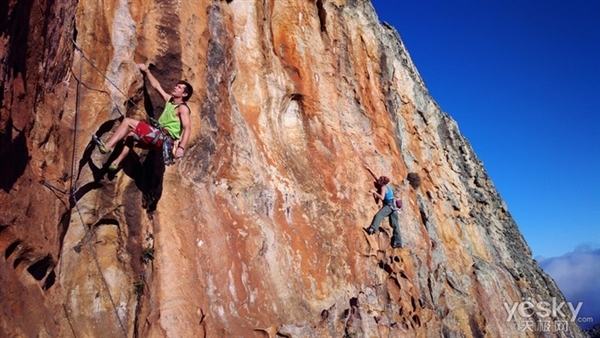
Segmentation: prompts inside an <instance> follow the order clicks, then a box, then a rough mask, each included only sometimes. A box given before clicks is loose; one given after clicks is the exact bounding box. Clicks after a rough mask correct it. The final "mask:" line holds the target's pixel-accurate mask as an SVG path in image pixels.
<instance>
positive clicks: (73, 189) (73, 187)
mask: <svg viewBox="0 0 600 338" xmlns="http://www.w3.org/2000/svg"><path fill="white" fill-rule="evenodd" d="M71 41H73V45H74V46H75V48H76V49H77V50H78V51H79V53H80V55H81V57H82V58H83V59H85V60H86V61H88V62H89V63H90V64H91V65H92V66H93V67H94V69H96V70H98V71H99V72H100V70H99V69H98V68H97V67H96V66H95V65H94V64H93V63H92V62H91V61H90V60H89V59H88V58H87V57H85V55H84V53H83V50H82V49H81V48H80V47H79V46H77V44H76V43H75V40H73V39H71ZM82 68H83V64H82V62H81V61H80V62H79V78H78V79H77V89H76V91H77V94H76V98H75V118H74V131H73V158H72V163H71V164H72V165H71V189H70V195H71V198H72V201H73V207H74V208H75V210H76V211H77V214H78V215H79V219H80V221H81V225H82V226H83V230H84V232H85V239H86V242H87V243H88V246H89V248H90V251H91V252H92V256H93V257H94V262H95V264H96V268H97V269H98V272H99V273H100V278H101V279H102V283H103V284H104V287H105V288H106V292H107V293H108V298H109V299H110V303H111V305H112V307H113V310H114V312H115V315H116V316H117V320H118V321H119V326H120V327H121V330H122V332H123V336H125V337H127V331H126V330H125V325H124V324H123V321H122V320H121V317H120V316H119V311H118V310H117V306H116V304H115V301H114V299H113V297H112V294H111V292H110V288H109V285H108V282H107V280H106V277H105V276H104V272H103V271H102V267H101V266H100V261H99V260H98V254H97V253H96V249H95V248H94V245H93V244H92V241H91V239H92V238H91V237H92V236H91V233H90V229H89V228H88V227H87V226H86V224H85V221H84V219H83V215H82V214H81V210H80V209H79V206H78V205H77V202H78V200H77V195H76V194H75V192H76V185H77V181H74V177H75V163H76V159H77V128H78V115H79V112H80V107H79V105H80V102H81V100H80V94H81V92H80V89H81V81H82V77H81V76H82V73H83V72H82ZM100 73H101V74H102V72H100ZM102 76H104V78H105V79H106V80H107V81H108V82H110V83H111V84H112V85H113V86H115V87H116V85H115V84H114V83H113V82H112V81H110V80H109V79H108V78H107V77H106V76H105V75H104V74H102ZM117 90H119V92H121V94H123V92H122V91H121V90H120V89H119V88H118V87H117ZM123 95H125V94H123ZM129 101H131V100H129ZM131 102H133V101H131ZM134 104H135V103H134Z"/></svg>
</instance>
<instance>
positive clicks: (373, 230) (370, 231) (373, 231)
mask: <svg viewBox="0 0 600 338" xmlns="http://www.w3.org/2000/svg"><path fill="white" fill-rule="evenodd" d="M365 232H366V233H368V234H369V235H372V234H374V233H375V229H373V228H371V227H368V228H365Z"/></svg>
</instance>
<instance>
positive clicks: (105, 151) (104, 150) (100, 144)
mask: <svg viewBox="0 0 600 338" xmlns="http://www.w3.org/2000/svg"><path fill="white" fill-rule="evenodd" d="M92 140H94V143H96V145H97V146H98V150H100V153H101V154H108V153H110V149H108V148H107V147H106V145H105V144H104V142H102V140H101V139H100V138H99V137H98V136H96V134H93V135H92Z"/></svg>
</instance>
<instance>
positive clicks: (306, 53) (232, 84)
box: [0, 0, 583, 337]
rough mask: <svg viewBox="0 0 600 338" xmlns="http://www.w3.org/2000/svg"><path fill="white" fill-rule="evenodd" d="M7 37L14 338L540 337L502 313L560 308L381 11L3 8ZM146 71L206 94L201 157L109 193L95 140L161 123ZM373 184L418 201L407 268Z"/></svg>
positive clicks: (199, 101)
mask: <svg viewBox="0 0 600 338" xmlns="http://www.w3.org/2000/svg"><path fill="white" fill-rule="evenodd" d="M0 19H1V20H0V34H1V35H0V75H1V76H2V85H1V86H2V87H1V90H0V92H1V93H2V94H1V95H2V96H1V97H0V99H1V101H2V106H1V109H0V161H1V162H0V183H1V188H2V189H1V190H0V205H1V206H2V211H1V212H0V285H2V288H0V301H1V305H2V306H1V307H0V336H17V337H21V336H22V337H34V336H37V337H122V336H127V337H343V336H350V337H352V336H354V337H403V336H410V337H432V336H440V335H443V336H447V337H459V336H460V337H483V336H486V337H508V336H534V335H535V334H536V333H535V332H522V331H521V330H520V327H519V325H518V323H515V322H513V321H511V322H507V320H506V319H507V313H506V310H505V303H509V304H512V303H513V302H518V301H520V300H522V299H523V298H524V297H531V298H533V299H536V300H538V301H541V300H549V299H550V298H551V297H558V298H559V299H562V295H561V293H560V291H559V290H558V289H557V287H556V285H555V284H554V282H553V281H552V280H551V279H550V278H549V277H548V276H547V275H546V274H545V273H543V272H542V271H541V270H540V269H539V267H538V266H537V264H536V263H535V262H534V261H533V260H532V259H531V252H530V250H529V248H528V246H527V244H526V243H525V242H524V240H523V237H522V236H521V234H520V232H519V230H518V228H517V225H516V224H515V223H514V221H513V220H512V218H511V216H510V214H509V212H508V208H507V206H506V205H505V204H504V202H503V201H502V199H501V197H500V196H499V195H498V192H497V191H496V189H495V188H494V186H493V183H492V182H491V181H490V180H489V178H488V177H487V175H486V173H485V170H484V167H483V164H482V163H481V161H479V160H478V159H477V157H476V155H475V154H474V153H473V150H472V149H471V147H470V145H469V143H468V142H467V141H466V140H465V139H464V138H463V137H462V135H461V134H460V132H459V129H458V126H457V125H456V123H455V122H454V121H453V120H452V119H451V117H449V116H448V115H446V114H445V113H443V112H442V110H441V109H440V107H438V106H437V104H436V103H435V101H434V100H433V99H432V98H431V97H430V96H429V94H428V92H427V89H426V87H425V85H424V83H423V81H422V79H421V78H420V76H419V74H418V71H417V70H416V68H415V67H414V65H413V64H412V61H411V59H410V56H409V54H408V52H407V51H406V49H405V47H404V45H403V44H402V42H401V40H400V38H399V36H398V34H397V33H396V32H395V30H394V29H393V28H391V27H388V26H386V25H385V24H383V25H382V24H380V23H379V22H378V19H377V16H376V13H375V12H374V10H373V8H372V6H371V4H370V2H368V1H364V0H348V1H343V0H316V1H314V0H311V1H300V0H289V1H274V0H268V1H250V0H245V1H242V0H232V1H208V0H194V1H187V0H180V1H174V0H155V1H152V2H150V1H140V0H130V1H124V0H107V1H102V2H98V1H91V0H80V1H78V2H69V1H64V0H56V1H43V0H39V1H27V0H9V1H8V2H7V3H3V4H2V5H0ZM137 63H148V64H152V66H151V71H152V72H153V74H154V75H155V76H156V77H157V78H158V80H159V81H160V82H161V83H162V84H163V86H164V87H165V89H169V88H171V86H173V85H174V84H175V82H176V81H177V80H179V79H181V78H183V79H186V80H188V81H189V82H190V83H191V84H192V85H193V87H194V95H193V97H192V99H191V100H190V102H189V105H190V107H191V110H192V137H191V140H190V143H189V145H188V147H187V150H186V154H185V156H184V158H183V159H181V160H179V161H178V162H177V163H176V164H175V165H174V166H169V167H165V166H164V165H163V164H162V162H161V159H160V154H158V153H157V152H154V151H148V150H144V149H136V154H131V155H130V157H129V158H128V159H127V160H126V161H125V162H124V163H123V168H122V170H120V171H119V172H118V173H117V174H116V175H112V174H110V173H107V172H106V170H105V169H104V167H103V166H104V163H105V162H107V161H110V159H111V157H110V156H111V155H101V154H100V153H99V152H98V151H97V150H95V149H94V147H93V145H92V144H91V143H90V136H91V134H93V133H96V134H97V135H99V136H101V138H103V139H107V138H108V137H109V136H110V135H111V134H112V133H113V132H114V130H115V129H116V127H117V125H118V124H119V123H120V121H121V118H122V117H123V116H130V117H136V118H140V119H143V118H145V117H146V116H148V115H150V116H154V117H157V116H158V114H160V112H161V111H162V106H163V104H164V102H161V98H160V96H159V95H158V94H157V93H156V92H155V91H153V90H152V89H151V88H150V87H149V86H148V85H147V84H146V85H145V84H144V79H143V77H142V75H141V74H140V72H139V70H138V68H137V66H136V64H137ZM112 156H114V155H112ZM364 163H368V164H369V165H370V166H371V167H372V168H373V169H374V171H375V172H377V173H379V174H385V175H387V176H389V177H391V178H392V182H393V187H394V189H395V191H396V193H397V194H398V195H399V196H400V197H401V198H402V199H403V201H404V211H403V212H402V214H401V215H400V224H401V232H402V239H403V243H404V248H402V249H392V248H391V247H390V240H391V228H390V227H389V225H388V224H387V221H384V222H383V225H382V227H381V229H382V231H380V232H378V233H377V234H376V235H373V236H367V235H366V233H365V232H364V231H363V228H364V227H366V226H367V225H368V224H369V223H370V221H371V219H372V217H373V215H374V214H375V212H376V211H377V207H376V205H375V203H374V201H373V199H372V197H371V196H370V194H369V193H368V190H369V189H371V188H372V178H371V177H370V175H369V174H368V172H367V171H366V170H365V169H364V168H363V164H364ZM409 174H410V175H409ZM408 177H410V178H411V179H410V180H409V179H408ZM415 177H418V178H419V179H420V184H416V182H415V181H414V178H415ZM409 181H412V184H411V183H410V182H409ZM534 319H535V321H541V320H542V318H537V317H536V318H534ZM569 333H570V334H572V335H573V336H575V337H578V336H582V335H583V334H582V333H581V331H580V330H579V328H578V327H577V326H576V324H574V323H571V324H570V326H569ZM538 334H539V332H538ZM552 335H553V333H550V336H552ZM556 335H557V336H558V333H556Z"/></svg>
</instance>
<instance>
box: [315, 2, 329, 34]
mask: <svg viewBox="0 0 600 338" xmlns="http://www.w3.org/2000/svg"><path fill="white" fill-rule="evenodd" d="M317 10H318V11H319V24H320V27H321V32H326V31H327V12H326V11H325V7H323V0H317Z"/></svg>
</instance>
